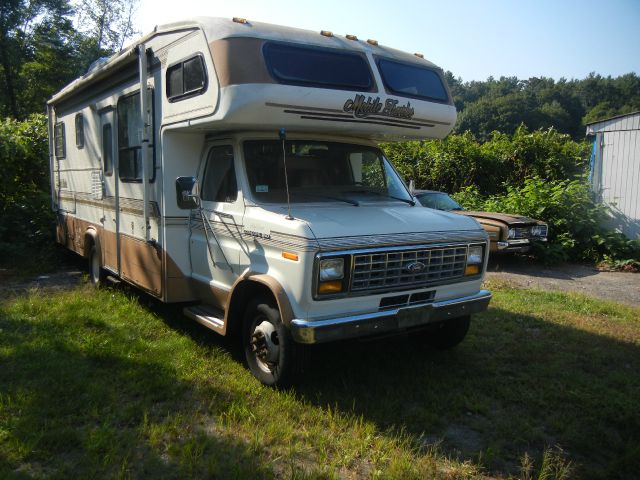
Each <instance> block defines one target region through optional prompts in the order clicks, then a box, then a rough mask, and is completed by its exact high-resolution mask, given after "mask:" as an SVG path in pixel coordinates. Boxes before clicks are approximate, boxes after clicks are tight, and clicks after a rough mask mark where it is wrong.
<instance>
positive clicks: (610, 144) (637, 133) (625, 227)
mask: <svg viewBox="0 0 640 480" xmlns="http://www.w3.org/2000/svg"><path fill="white" fill-rule="evenodd" d="M587 136H589V137H591V138H592V140H593V152H592V154H591V169H590V177H589V178H590V180H591V185H592V188H593V191H594V192H595V193H596V194H597V195H598V197H599V199H600V200H601V201H602V202H603V203H605V204H606V205H608V206H609V207H610V210H611V227H613V228H615V229H616V230H618V231H620V232H622V233H624V234H625V235H626V236H627V237H629V238H631V239H637V238H640V195H639V194H638V186H639V185H640V112H635V113H628V114H626V115H620V116H617V117H613V118H609V119H607V120H602V121H600V122H595V123H590V124H588V125H587Z"/></svg>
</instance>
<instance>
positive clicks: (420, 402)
mask: <svg viewBox="0 0 640 480" xmlns="http://www.w3.org/2000/svg"><path fill="white" fill-rule="evenodd" d="M123 290H126V291H127V292H129V293H131V292H135V293H136V297H137V302H138V303H139V304H140V305H142V306H143V307H145V308H146V309H147V310H148V311H151V312H153V313H154V314H156V315H158V316H160V317H161V318H162V319H163V321H164V322H165V323H166V324H167V325H168V326H169V327H170V328H171V329H172V330H173V331H175V332H178V333H179V334H180V336H182V337H185V336H186V337H188V338H189V340H190V341H193V342H194V343H195V344H196V345H198V346H201V347H204V348H205V349H206V351H208V352H212V351H213V350H215V349H218V348H220V349H222V350H224V351H226V352H230V353H231V354H232V355H233V356H234V357H235V359H236V361H238V362H240V361H241V360H240V359H241V354H240V350H239V348H237V347H236V343H234V341H233V340H232V339H226V338H223V337H219V336H217V335H216V334H215V333H213V332H210V331H208V330H207V329H205V328H204V327H201V326H200V325H198V324H197V323H195V322H192V321H189V320H187V319H186V318H184V317H182V316H181V315H180V309H179V308H178V307H173V306H167V305H162V304H160V303H158V302H157V301H155V300H153V299H151V298H150V297H148V296H146V295H145V294H142V293H140V292H138V291H136V290H130V289H129V288H127V287H123ZM523 294H525V293H523ZM531 308H535V305H534V304H532V307H531ZM611 321H612V322H615V321H616V320H615V319H611ZM0 323H1V326H0V328H2V333H1V336H0V353H2V357H1V360H2V368H0V407H2V409H4V411H5V412H9V415H10V417H9V419H8V420H7V419H6V418H5V419H2V418H1V417H0V424H1V423H2V422H8V425H9V428H8V431H9V432H11V435H10V436H8V435H7V432H2V431H1V429H0V477H2V478H4V477H6V476H7V475H8V474H11V476H13V477H17V478H18V477H25V478H29V477H40V476H53V477H59V478H65V477H67V478H68V477H95V476H119V475H122V476H127V475H130V476H133V477H140V476H162V477H169V478H171V477H173V478H186V477H194V476H195V477H198V476H200V477H201V476H207V475H211V474H214V475H218V476H222V477H232V478H261V477H263V478H264V477H267V478H268V477H272V476H274V475H277V474H278V472H274V471H272V470H270V469H269V467H265V466H264V465H261V464H260V461H261V456H260V454H259V453H260V452H256V451H255V450H252V449H251V448H250V447H249V446H247V445H246V444H243V443H241V442H240V441H239V440H234V439H230V438H229V437H228V436H222V435H219V434H216V432H215V431H214V432H213V433H212V432H210V431H208V430H207V429H206V428H204V429H203V430H202V432H196V433H194V432H193V431H191V432H189V433H188V434H187V435H184V436H181V435H180V432H175V431H172V430H171V428H172V427H171V426H170V425H169V426H167V425H165V424H166V423H167V420H168V419H170V418H176V417H177V418H179V417H180V416H189V415H193V414H198V413H199V412H198V410H197V407H194V406H193V404H194V402H195V401H196V400H197V401H202V399H210V398H217V399H218V400H217V401H218V402H219V403H218V405H217V406H214V407H213V409H211V406H209V408H208V409H206V408H205V410H206V411H205V412H204V414H205V416H206V415H209V414H212V413H213V414H214V416H215V415H216V414H218V415H219V414H220V413H221V412H224V411H225V408H227V405H229V404H231V403H233V402H238V403H242V401H243V399H242V398H239V395H240V394H239V393H238V390H234V389H232V388H230V389H227V388H225V385H224V384H221V383H220V382H218V383H217V384H216V383H215V382H213V384H208V385H207V387H206V391H202V390H199V388H201V387H197V386H196V385H194V384H192V383H190V382H185V381H182V380H180V378H179V377H178V375H177V373H176V371H174V369H173V368H172V367H171V364H170V363H169V364H167V363H166V362H164V363H162V362H160V361H156V359H155V358H154V357H153V355H151V354H150V355H149V357H148V360H147V361H133V360H131V359H130V358H127V355H123V354H122V353H123V352H118V353H117V354H115V353H114V354H105V353H104V349H103V348H100V345H96V349H95V351H93V350H92V349H86V348H85V349H77V348H73V344H72V343H69V342H68V341H67V339H68V338H70V337H73V336H74V335H81V334H82V332H83V331H86V330H89V331H94V332H98V333H99V335H98V337H99V338H100V339H101V340H102V341H105V342H111V343H113V344H126V345H132V346H135V347H136V348H138V349H142V348H144V345H145V343H144V342H145V339H144V338H140V339H135V338H133V339H132V333H131V331H129V329H127V328H126V326H123V327H120V328H113V327H110V326H109V325H107V324H104V323H101V322H100V321H98V320H92V321H85V324H84V325H75V327H74V326H71V325H66V324H65V323H64V322H60V321H54V322H51V323H46V322H40V323H30V322H21V321H17V320H12V319H4V318H1V317H0ZM3 349H4V351H3ZM639 350H640V349H639V348H638V347H637V346H635V345H633V344H632V343H625V342H622V341H618V340H615V339H612V338H611V337H608V336H606V335H599V334H595V333H589V332H587V331H586V330H580V329H577V328H573V327H569V326H563V325H560V324H559V323H552V322H550V321H544V320H541V319H540V318H536V317H533V316H531V315H522V314H517V313H514V312H512V311H509V310H505V309H501V308H493V307H492V308H491V309H490V310H489V311H488V312H486V313H484V314H482V315H477V316H475V317H474V321H473V322H472V328H471V331H470V333H469V335H468V337H467V339H466V340H465V341H464V342H463V343H462V344H461V345H460V346H459V347H458V348H456V349H454V350H452V351H448V352H439V351H434V350H429V349H427V348H426V347H423V346H421V345H418V344H415V343H414V342H411V341H409V340H408V339H406V338H403V337H397V338H391V339H386V340H378V341H372V342H367V343H361V342H349V343H347V342H345V343H339V344H330V345H323V346H318V347H317V348H314V349H313V351H312V365H311V366H310V368H309V369H308V371H307V372H306V374H305V376H304V378H303V379H302V381H301V383H300V384H299V385H298V386H297V387H296V388H295V389H294V392H295V393H296V395H297V396H298V397H299V398H300V399H301V400H303V401H305V402H308V403H310V404H312V405H315V406H318V407H320V408H322V409H323V410H325V411H329V410H331V412H332V414H333V413H335V412H338V413H341V414H344V415H347V416H352V415H355V416H357V417H362V418H363V419H365V420H367V421H371V422H373V423H375V425H376V426H377V427H378V428H379V429H380V430H381V431H382V432H390V433H391V434H394V433H397V432H405V433H407V434H408V435H409V436H410V437H411V438H412V439H413V440H414V442H415V445H416V446H417V447H418V448H420V447H421V446H428V445H431V444H434V443H437V442H440V441H441V451H442V452H443V453H445V454H446V455H449V456H452V457H456V458H458V459H461V460H467V459H468V460H472V461H473V462H476V463H479V464H481V465H483V466H485V467H486V468H487V469H488V470H489V471H490V472H492V473H494V474H497V475H510V474H517V473H518V466H519V463H520V462H519V459H520V457H521V456H522V455H523V454H524V453H525V452H526V453H528V454H529V455H530V456H531V457H533V458H534V459H538V460H539V459H540V457H541V456H542V450H543V449H544V448H545V447H546V446H554V445H559V446H561V447H562V448H563V449H564V451H565V453H566V457H567V458H568V459H569V460H571V461H573V462H575V463H576V464H577V468H576V469H577V473H576V477H577V478H633V477H634V476H635V475H637V472H638V471H640V447H639V445H640V411H639V409H638V407H637V399H638V398H640V377H639V376H638V375H637V372H638V371H640V351H639ZM4 352H9V353H4ZM100 352H103V353H100ZM43 366H44V367H43ZM16 399H17V400H16ZM194 399H195V400H194ZM14 401H15V405H12V404H11V402H14ZM7 402H8V403H7ZM3 403H4V405H3ZM18 406H19V408H20V411H15V415H13V416H12V415H11V413H12V412H13V410H12V409H14V408H18ZM194 408H195V410H194ZM0 412H2V410H0ZM186 423H188V422H186ZM154 425H156V426H157V425H160V426H162V427H163V428H160V429H159V431H157V430H154V428H155V427H154ZM167 436H168V437H167ZM167 438H169V440H168V439H167ZM184 438H187V439H188V441H187V443H185V442H184ZM13 441H17V442H20V444H21V445H20V447H15V448H14V447H12V446H11V445H8V443H9V442H13ZM174 443H175V444H174ZM172 449H174V450H173V453H172ZM175 449H183V451H182V452H181V453H179V454H176V453H175ZM185 449H186V451H185ZM189 449H191V450H189ZM21 452H22V453H21ZM15 455H23V456H22V457H20V458H14V457H15ZM189 458H191V460H188V459H189ZM176 459H181V461H177V460H176ZM185 459H187V460H186V461H185ZM17 464H19V465H21V467H20V469H19V470H18V471H16V467H15V465H17ZM5 474H6V475H5Z"/></svg>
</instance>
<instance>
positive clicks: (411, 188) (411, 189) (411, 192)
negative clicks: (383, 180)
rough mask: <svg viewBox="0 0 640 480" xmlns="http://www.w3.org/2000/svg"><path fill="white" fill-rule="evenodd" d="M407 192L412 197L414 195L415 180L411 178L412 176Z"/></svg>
mask: <svg viewBox="0 0 640 480" xmlns="http://www.w3.org/2000/svg"><path fill="white" fill-rule="evenodd" d="M409 193H410V194H411V196H412V197H415V196H416V182H415V180H413V178H412V179H411V180H409Z"/></svg>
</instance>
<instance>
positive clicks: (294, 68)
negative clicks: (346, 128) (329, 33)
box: [263, 42, 374, 92]
mask: <svg viewBox="0 0 640 480" xmlns="http://www.w3.org/2000/svg"><path fill="white" fill-rule="evenodd" d="M263 52H264V58H265V61H266V63H267V67H268V69H269V72H270V73H271V76H273V78H275V79H276V80H277V81H279V82H280V83H284V84H287V85H304V86H310V87H319V88H333V89H337V90H356V91H367V92H368V91H372V90H373V87H374V82H373V77H372V75H371V70H370V69H369V63H368V62H367V59H366V57H365V56H364V55H361V54H360V53H356V52H345V51H341V50H336V49H332V48H319V47H309V46H300V45H292V44H287V43H277V42H268V43H266V44H265V45H264V49H263Z"/></svg>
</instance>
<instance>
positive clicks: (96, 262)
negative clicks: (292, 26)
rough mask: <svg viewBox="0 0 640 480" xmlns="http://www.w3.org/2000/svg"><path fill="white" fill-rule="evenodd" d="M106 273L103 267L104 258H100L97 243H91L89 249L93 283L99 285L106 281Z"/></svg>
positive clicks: (90, 276) (90, 275)
mask: <svg viewBox="0 0 640 480" xmlns="http://www.w3.org/2000/svg"><path fill="white" fill-rule="evenodd" d="M104 279H105V275H104V270H103V269H102V259H101V258H100V250H98V247H97V246H96V245H95V243H94V244H93V245H91V250H89V280H90V281H91V283H92V284H93V285H95V286H96V287H99V286H100V285H102V283H104Z"/></svg>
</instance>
